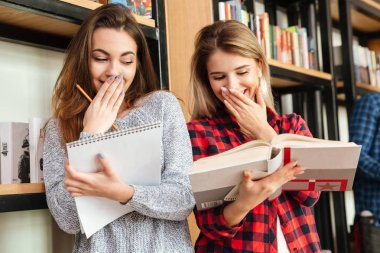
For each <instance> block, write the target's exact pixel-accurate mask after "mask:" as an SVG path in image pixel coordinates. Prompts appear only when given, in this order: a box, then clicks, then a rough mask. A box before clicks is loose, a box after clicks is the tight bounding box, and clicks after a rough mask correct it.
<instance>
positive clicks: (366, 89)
mask: <svg viewBox="0 0 380 253" xmlns="http://www.w3.org/2000/svg"><path fill="white" fill-rule="evenodd" d="M336 87H337V88H343V81H338V82H337V83H336ZM356 88H357V89H360V90H361V91H362V92H361V93H373V92H380V87H377V86H374V85H371V84H367V83H356Z"/></svg>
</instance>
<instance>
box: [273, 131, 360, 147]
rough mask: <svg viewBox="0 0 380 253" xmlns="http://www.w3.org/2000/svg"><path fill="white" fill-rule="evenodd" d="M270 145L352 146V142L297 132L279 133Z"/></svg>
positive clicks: (353, 144)
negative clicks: (325, 138)
mask: <svg viewBox="0 0 380 253" xmlns="http://www.w3.org/2000/svg"><path fill="white" fill-rule="evenodd" d="M271 143H272V145H273V146H276V147H286V146H290V147H296V146H298V147H347V146H348V147H353V146H356V144H355V143H353V142H343V141H334V140H324V139H318V138H312V137H308V136H303V135H297V134H280V135H277V136H276V137H275V138H273V140H272V142H271Z"/></svg>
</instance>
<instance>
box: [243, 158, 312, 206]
mask: <svg viewBox="0 0 380 253" xmlns="http://www.w3.org/2000/svg"><path fill="white" fill-rule="evenodd" d="M304 171H305V168H304V167H301V166H298V165H297V162H294V161H292V162H289V163H287V164H286V165H284V166H282V167H281V168H279V169H278V170H277V171H276V172H274V173H273V174H271V175H269V176H267V177H264V178H262V179H260V180H257V181H252V178H253V175H252V171H249V170H246V171H244V173H243V179H242V181H241V182H240V186H239V196H238V198H237V200H236V201H240V202H242V203H246V205H247V209H249V210H251V209H253V208H254V207H256V206H257V205H258V204H260V203H261V202H263V201H264V200H265V199H267V198H268V197H270V196H271V195H272V194H274V193H275V192H276V191H277V190H278V189H279V188H280V187H281V186H283V185H284V184H285V183H287V182H289V181H291V180H293V179H295V178H296V176H297V175H300V174H303V173H304Z"/></svg>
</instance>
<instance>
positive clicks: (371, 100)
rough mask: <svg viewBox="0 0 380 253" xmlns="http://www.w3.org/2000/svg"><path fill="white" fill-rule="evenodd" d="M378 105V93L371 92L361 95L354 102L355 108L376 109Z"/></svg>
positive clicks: (379, 104) (379, 98)
mask: <svg viewBox="0 0 380 253" xmlns="http://www.w3.org/2000/svg"><path fill="white" fill-rule="evenodd" d="M379 107H380V93H371V94H368V95H365V96H363V97H361V98H360V99H359V100H357V101H356V103H355V107H354V110H355V108H363V109H365V108H372V109H376V110H378V109H379Z"/></svg>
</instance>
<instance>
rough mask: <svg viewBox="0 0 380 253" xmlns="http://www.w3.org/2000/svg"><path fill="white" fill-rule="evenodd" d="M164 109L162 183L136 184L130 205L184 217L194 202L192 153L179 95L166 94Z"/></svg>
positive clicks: (164, 215) (149, 212)
mask: <svg viewBox="0 0 380 253" xmlns="http://www.w3.org/2000/svg"><path fill="white" fill-rule="evenodd" d="M161 98H162V99H163V101H161V102H162V103H161V104H162V110H163V136H162V142H163V147H162V148H163V159H164V162H163V166H164V167H163V168H162V169H161V184H160V185H159V186H142V185H133V187H134V190H135V193H134V196H133V197H132V199H131V200H130V201H129V205H130V206H131V207H132V208H133V209H134V210H135V211H137V212H139V213H141V214H143V215H146V216H149V217H152V218H157V219H167V220H177V221H179V220H185V219H186V218H187V216H188V215H189V214H190V213H191V211H192V209H193V207H194V204H195V201H194V197H193V194H192V191H191V186H190V180H189V177H188V173H189V172H190V169H191V166H192V154H191V145H190V140H189V135H188V133H187V129H186V124H185V119H184V117H183V114H182V110H181V107H180V106H179V104H178V102H177V100H176V98H175V97H174V96H172V95H170V94H169V93H165V95H162V96H161Z"/></svg>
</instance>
